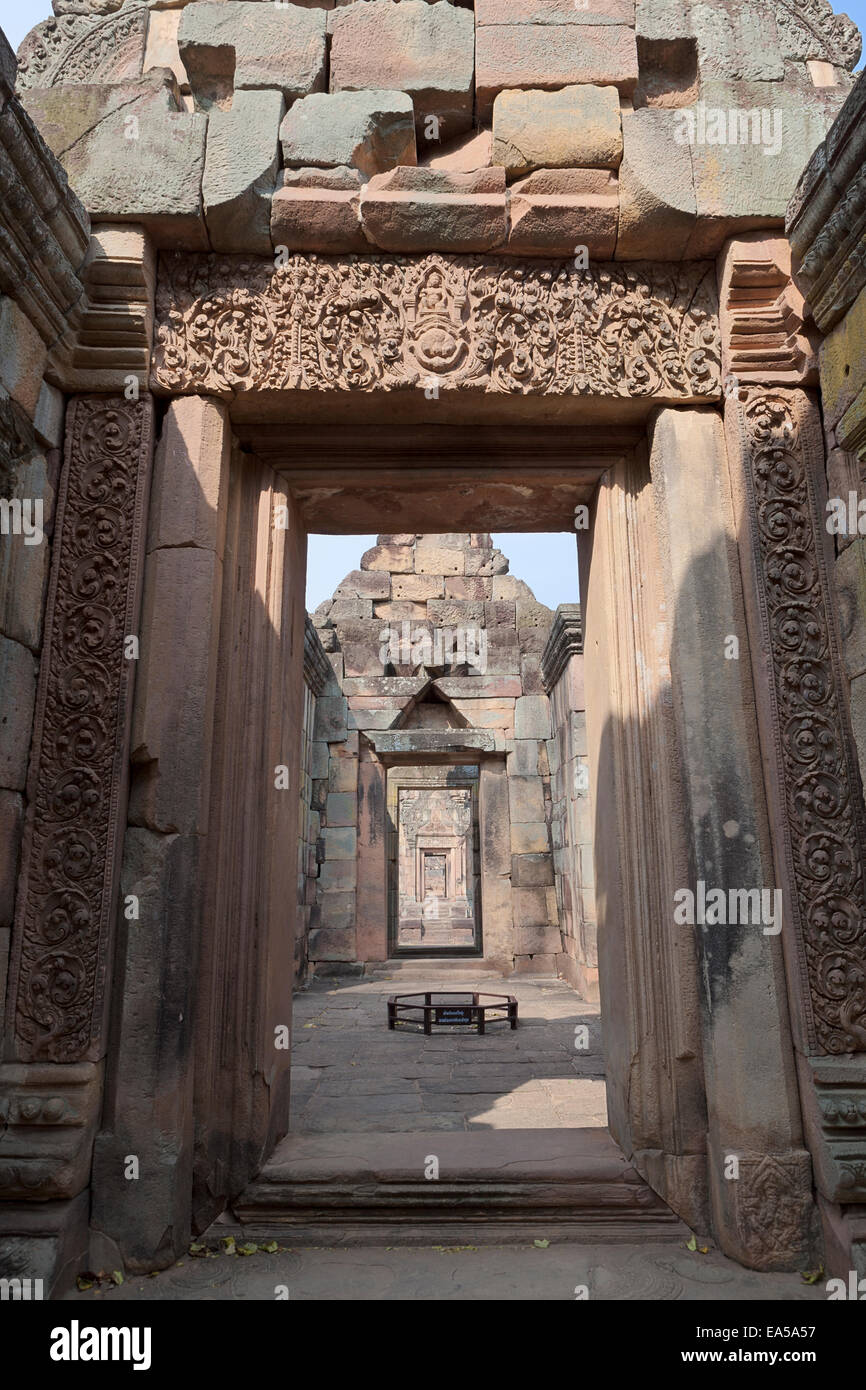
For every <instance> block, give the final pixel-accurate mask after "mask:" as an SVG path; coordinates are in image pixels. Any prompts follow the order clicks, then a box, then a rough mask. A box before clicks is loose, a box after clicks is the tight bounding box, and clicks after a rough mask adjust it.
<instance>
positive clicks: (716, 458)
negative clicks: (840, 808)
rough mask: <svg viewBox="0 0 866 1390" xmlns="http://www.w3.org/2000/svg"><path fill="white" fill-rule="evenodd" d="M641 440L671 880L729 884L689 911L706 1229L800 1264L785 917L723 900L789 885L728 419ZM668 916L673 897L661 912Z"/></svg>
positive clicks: (801, 1156)
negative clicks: (744, 579) (772, 819)
mask: <svg viewBox="0 0 866 1390" xmlns="http://www.w3.org/2000/svg"><path fill="white" fill-rule="evenodd" d="M650 440H651V443H650V471H651V477H652V484H653V495H654V503H655V513H656V523H657V531H658V544H659V553H660V561H661V568H662V575H663V583H664V588H665V594H666V607H667V612H668V621H669V624H670V671H671V693H672V697H673V698H672V703H673V713H674V721H675V725H676V729H677V735H678V742H679V747H680V754H681V759H682V763H681V767H682V772H681V776H682V787H683V793H684V810H685V818H686V829H687V835H688V843H689V866H688V867H689V879H688V881H684V882H683V883H682V884H681V885H680V887H681V888H684V889H689V890H690V891H691V892H692V893H694V894H695V901H697V898H698V895H699V893H700V884H701V883H703V884H704V885H705V892H706V893H707V894H709V892H710V890H711V889H716V890H721V892H722V894H724V910H723V914H720V920H718V921H717V922H715V923H711V922H701V921H700V920H698V919H697V916H696V917H695V918H694V919H693V920H694V922H695V925H694V927H693V930H694V933H695V942H696V946H697V952H698V971H699V980H700V985H701V1022H702V1032H703V1059H704V1079H705V1088H706V1098H707V1160H708V1176H709V1187H710V1202H711V1209H712V1215H713V1226H714V1230H715V1234H716V1235H717V1237H718V1239H719V1241H720V1244H721V1245H722V1248H723V1249H724V1250H725V1251H726V1253H728V1254H729V1255H732V1256H733V1257H734V1258H736V1259H738V1260H740V1261H741V1262H742V1263H743V1264H746V1265H749V1266H751V1267H753V1268H758V1269H769V1268H799V1267H803V1265H802V1262H803V1261H804V1260H808V1258H809V1257H810V1240H811V1225H812V1217H813V1214H814V1208H813V1205H812V1197H811V1165H810V1162H809V1155H808V1153H807V1152H806V1151H805V1148H804V1145H803V1138H802V1129H801V1119H800V1107H799V1099H798V1093H797V1080H796V1073H795V1068H794V1057H793V1050H792V1046H791V1038H790V1024H789V1019H788V1005H787V992H786V988H785V977H784V964H783V959H782V949H781V942H780V939H779V936H778V932H779V931H780V930H781V918H779V920H778V921H775V920H772V921H764V920H763V918H761V919H760V920H755V918H756V916H757V915H758V914H757V913H756V912H755V910H754V905H753V904H752V905H751V906H750V907H749V908H747V909H746V910H742V909H741V908H740V907H737V910H736V913H735V912H733V911H732V910H731V908H732V905H733V904H738V903H739V900H738V899H736V898H734V897H733V896H732V895H734V894H736V893H738V892H742V891H743V890H746V891H747V892H754V890H771V891H770V893H769V896H768V899H767V901H768V903H769V904H770V907H771V912H772V905H773V903H774V901H776V900H774V899H773V896H772V890H775V889H776V888H777V887H779V888H783V887H784V884H783V883H782V882H780V880H779V879H778V878H777V875H776V870H775V866H774V862H773V854H772V846H771V842H770V835H769V827H768V821H767V810H766V802H765V795H764V785H763V775H762V765H761V749H760V748H759V745H758V730H757V723H756V719H755V714H754V709H755V693H754V689H753V685H752V673H751V669H750V665H749V638H748V633H747V629H746V620H745V612H744V609H743V598H742V592H741V583H740V573H739V563H738V556H737V550H736V545H735V538H734V523H733V512H732V507H731V496H730V485H729V480H728V473H727V460H726V453H725V440H724V430H723V425H722V420H721V418H720V416H719V415H718V414H717V413H716V412H715V411H712V410H700V411H699V410H684V409H679V410H661V411H659V412H658V413H657V414H656V415H655V417H654V419H653V421H652V425H651V432H650ZM673 912H674V904H673V903H670V904H669V906H668V913H669V917H668V920H671V918H672V917H673ZM706 915H707V917H709V916H710V914H709V912H708V913H707V914H706ZM734 915H736V917H737V920H736V921H731V920H730V919H731V917H732V916H734ZM767 915H768V916H770V913H768V914H767ZM744 918H747V919H748V920H743V919H744Z"/></svg>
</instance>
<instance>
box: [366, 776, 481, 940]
mask: <svg viewBox="0 0 866 1390" xmlns="http://www.w3.org/2000/svg"><path fill="white" fill-rule="evenodd" d="M478 772H479V770H478V766H477V764H471V763H469V764H457V765H456V766H452V767H447V766H446V767H441V766H437V765H436V764H433V765H431V766H427V767H412V766H404V767H399V768H396V767H395V768H390V769H389V770H388V775H387V803H386V817H387V829H386V834H387V837H388V876H389V887H388V918H389V923H388V926H389V941H390V951H391V954H392V955H394V956H398V957H399V956H402V955H413V956H418V955H422V956H424V955H443V956H461V955H462V956H465V955H481V954H482V952H483V946H482V936H481V868H480V862H479V852H480V837H479V827H478Z"/></svg>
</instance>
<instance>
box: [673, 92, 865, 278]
mask: <svg viewBox="0 0 866 1390" xmlns="http://www.w3.org/2000/svg"><path fill="white" fill-rule="evenodd" d="M843 98H844V92H842V91H841V90H837V89H829V90H826V89H824V90H822V91H816V90H810V89H807V88H805V87H804V88H803V89H802V90H799V91H798V90H795V89H792V88H791V87H789V86H787V85H786V86H782V85H781V84H780V83H778V82H717V81H709V82H703V83H702V84H701V101H700V103H699V104H698V106H697V107H696V108H695V110H694V122H693V127H692V125H690V126H689V130H688V135H689V144H690V150H691V158H692V168H693V172H694V186H695V201H696V207H697V224H696V226H695V228H694V230H693V232H692V235H691V237H690V239H689V242H688V245H687V247H686V253H685V254H686V255H687V256H688V257H703V256H707V255H715V254H716V252H717V251H718V250H719V249H720V247H721V245H722V242H723V241H724V239H725V238H726V237H728V236H730V235H732V234H733V233H735V232H737V231H745V230H748V229H749V228H756V227H762V226H767V225H768V224H769V223H771V222H776V221H778V222H782V221H783V220H784V217H785V210H786V207H787V205H788V201H789V199H790V198H791V195H792V194H793V192H794V190H795V188H796V187H797V182H798V180H799V177H800V172H801V170H802V169H803V167H804V166H805V164H806V163H807V161H808V160H809V158H810V156H811V155H812V153H813V151H814V150H815V149H816V148H817V146H818V145H820V143H821V141H822V140H823V138H824V136H825V134H826V132H827V130H828V128H829V126H830V123H831V121H832V120H833V117H834V116H835V115H836V112H837V111H838V109H839V107H840V106H841V104H842V101H843ZM678 115H679V116H680V117H683V116H684V115H685V108H684V109H683V111H680V112H679V113H678Z"/></svg>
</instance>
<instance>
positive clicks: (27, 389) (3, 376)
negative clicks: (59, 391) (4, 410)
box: [0, 295, 48, 419]
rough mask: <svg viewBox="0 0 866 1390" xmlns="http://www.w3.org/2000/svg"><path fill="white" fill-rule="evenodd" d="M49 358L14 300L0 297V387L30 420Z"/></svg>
mask: <svg viewBox="0 0 866 1390" xmlns="http://www.w3.org/2000/svg"><path fill="white" fill-rule="evenodd" d="M47 357H48V349H47V348H46V346H45V344H44V342H43V341H42V338H41V337H40V335H39V334H38V333H37V331H36V329H35V328H34V326H33V324H32V323H31V322H30V320H29V319H28V317H27V315H26V314H24V313H22V311H21V309H20V308H19V307H18V305H17V304H16V302H15V300H14V299H8V298H7V297H6V296H5V295H4V296H3V298H0V385H2V386H3V387H4V388H5V389H6V391H8V393H9V395H10V396H11V397H12V399H13V401H17V402H18V404H19V405H20V406H21V409H22V410H24V411H26V413H27V414H28V415H29V416H30V418H31V419H33V416H34V415H35V413H36V405H37V402H38V400H39V392H40V389H41V387H42V373H43V372H44V370H45V362H46V359H47Z"/></svg>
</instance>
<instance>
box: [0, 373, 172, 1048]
mask: <svg viewBox="0 0 866 1390" xmlns="http://www.w3.org/2000/svg"><path fill="white" fill-rule="evenodd" d="M152 419H153V402H152V399H151V398H150V397H144V398H142V399H141V400H138V401H127V400H124V399H122V398H117V397H110V396H82V397H78V398H76V399H74V400H72V401H71V403H70V405H69V409H68V412H67V419H66V449H65V461H64V469H63V474H62V478H61V485H60V494H59V498H58V505H57V520H56V529H55V540H54V547H53V555H52V567H51V580H50V585H49V592H48V605H47V610H46V619H45V640H44V646H43V655H42V663H41V667H40V673H39V693H38V697H37V706H36V719H35V723H34V731H33V744H32V752H31V757H30V770H29V776H28V802H29V805H28V812H27V822H26V825H25V833H24V842H23V848H22V860H21V869H20V873H19V880H18V894H17V903H16V917H15V926H14V931H13V945H12V952H13V954H12V961H11V970H10V981H9V1000H10V1008H9V1011H8V1014H9V1017H10V1018H11V1019H12V1020H13V1021H14V1022H13V1026H14V1037H13V1038H12V1039H10V1044H11V1046H12V1048H13V1049H14V1051H13V1055H16V1056H17V1057H18V1058H20V1059H22V1060H28V1061H42V1060H45V1061H49V1060H50V1061H56V1062H75V1061H80V1060H84V1059H87V1058H89V1059H93V1060H95V1059H97V1058H98V1057H99V1056H100V1055H101V1054H102V1050H103V1037H102V1034H103V1029H104V1012H105V998H104V995H105V984H106V975H107V971H108V967H109V961H108V954H109V940H110V935H111V929H112V921H113V914H114V912H115V910H116V903H115V888H116V881H117V869H118V866H117V858H118V837H119V835H120V833H121V831H122V823H121V822H122V820H123V819H124V818H125V810H126V802H125V784H126V775H127V764H128V738H129V733H128V725H129V719H128V705H129V698H130V693H131V685H132V679H133V672H134V668H135V662H134V661H132V660H129V659H127V656H126V655H125V652H124V639H125V638H126V636H127V635H129V634H133V633H135V632H136V631H137V621H138V603H139V568H140V557H141V552H142V549H143V536H142V524H143V514H144V508H145V505H146V497H147V492H146V488H147V484H148V480H149V472H150V460H151V454H152V440H151V435H152Z"/></svg>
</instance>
